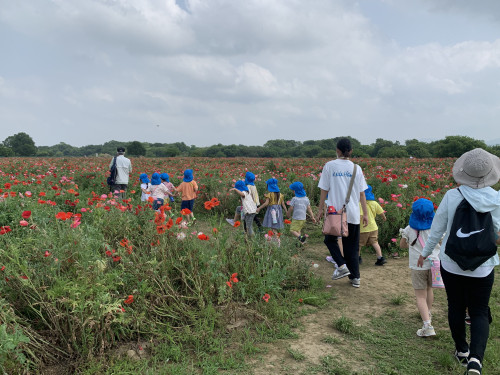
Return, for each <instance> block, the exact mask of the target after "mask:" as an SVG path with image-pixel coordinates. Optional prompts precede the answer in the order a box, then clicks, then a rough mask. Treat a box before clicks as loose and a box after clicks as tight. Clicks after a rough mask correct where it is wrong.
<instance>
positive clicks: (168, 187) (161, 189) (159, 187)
mask: <svg viewBox="0 0 500 375" xmlns="http://www.w3.org/2000/svg"><path fill="white" fill-rule="evenodd" d="M139 179H140V180H141V190H142V195H141V201H143V202H145V201H150V202H151V203H152V204H153V209H154V210H155V211H160V210H161V208H162V206H163V205H164V204H165V199H166V198H167V199H169V200H170V202H174V200H175V198H174V196H177V195H179V194H180V195H181V199H182V201H181V213H182V214H183V216H184V218H185V220H186V221H187V222H188V223H194V222H195V221H196V218H195V217H194V214H193V206H194V200H195V199H196V195H197V192H198V184H197V183H196V181H194V179H193V170H192V169H186V170H185V171H184V177H183V180H182V182H181V183H180V184H179V186H177V187H175V186H174V185H173V184H172V183H171V182H170V176H169V175H168V174H167V173H161V174H160V173H157V172H155V173H153V174H152V175H151V181H150V180H149V178H148V175H147V174H146V173H142V174H141V175H140V176H139ZM184 209H187V210H184ZM183 212H186V214H184V213H183Z"/></svg>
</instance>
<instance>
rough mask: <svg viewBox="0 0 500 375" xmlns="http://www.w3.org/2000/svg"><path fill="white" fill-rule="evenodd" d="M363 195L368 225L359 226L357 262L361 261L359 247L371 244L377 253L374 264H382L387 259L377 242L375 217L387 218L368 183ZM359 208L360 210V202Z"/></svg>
mask: <svg viewBox="0 0 500 375" xmlns="http://www.w3.org/2000/svg"><path fill="white" fill-rule="evenodd" d="M365 197H366V207H367V208H368V211H367V214H368V225H367V226H366V227H365V226H361V227H360V228H359V264H361V261H362V258H361V249H362V248H363V246H371V247H373V249H374V250H375V254H377V261H376V262H375V265H376V266H383V265H384V264H385V263H387V261H386V260H385V258H384V257H383V256H382V249H381V248H380V245H379V243H378V226H377V222H376V221H375V218H376V216H377V215H380V216H381V217H382V219H384V221H385V220H387V218H386V217H385V214H384V209H383V208H382V207H381V206H380V204H378V202H377V201H376V200H375V195H374V194H373V191H372V187H371V186H370V185H368V188H367V189H366V190H365ZM359 209H360V212H361V203H360V207H359Z"/></svg>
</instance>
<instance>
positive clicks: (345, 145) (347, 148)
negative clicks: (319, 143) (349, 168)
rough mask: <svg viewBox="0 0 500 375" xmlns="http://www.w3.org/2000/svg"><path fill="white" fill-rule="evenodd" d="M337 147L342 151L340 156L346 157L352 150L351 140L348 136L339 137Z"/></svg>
mask: <svg viewBox="0 0 500 375" xmlns="http://www.w3.org/2000/svg"><path fill="white" fill-rule="evenodd" d="M337 149H338V150H339V151H340V152H341V153H342V156H344V157H348V156H349V155H350V154H351V151H352V146H351V141H350V140H349V139H348V138H341V139H339V141H338V142H337Z"/></svg>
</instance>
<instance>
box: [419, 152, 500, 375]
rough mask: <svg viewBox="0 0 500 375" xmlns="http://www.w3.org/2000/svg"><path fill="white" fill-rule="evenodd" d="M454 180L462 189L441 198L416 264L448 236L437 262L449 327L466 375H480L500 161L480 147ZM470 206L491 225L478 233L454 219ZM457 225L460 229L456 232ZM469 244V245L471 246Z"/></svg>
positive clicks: (499, 212)
mask: <svg viewBox="0 0 500 375" xmlns="http://www.w3.org/2000/svg"><path fill="white" fill-rule="evenodd" d="M453 177H454V179H455V181H456V182H457V183H458V184H459V185H460V186H459V187H458V188H457V189H451V190H449V191H448V192H446V194H445V196H444V197H443V200H442V201H441V204H440V205H439V207H438V209H437V211H436V215H435V216H434V220H433V222H432V226H431V232H430V235H429V238H428V240H427V243H426V244H425V247H424V249H423V251H422V255H421V256H420V258H419V260H418V265H419V266H421V265H422V264H423V261H424V259H425V258H426V257H427V256H429V255H430V254H431V252H432V249H434V247H435V246H436V244H437V243H438V242H439V241H440V240H441V238H442V236H443V234H444V233H445V232H446V235H445V236H444V239H443V242H442V245H441V252H440V256H439V257H440V260H441V275H442V277H443V281H444V284H445V287H446V295H447V297H448V323H449V326H450V330H451V335H452V337H453V340H454V341H455V357H456V358H457V360H458V361H459V362H460V363H461V364H462V365H463V366H467V372H466V374H474V375H477V374H481V371H482V370H481V369H482V362H483V357H484V352H485V349H486V343H487V341H488V336H489V323H490V322H491V314H490V309H489V306H488V303H489V299H490V294H491V288H492V286H493V281H494V270H493V268H494V267H495V266H497V265H498V264H499V263H500V262H499V258H498V254H497V249H496V244H495V241H496V242H498V231H499V230H500V194H499V192H497V191H496V190H494V189H493V188H491V186H492V185H495V184H496V183H497V182H498V180H499V178H500V159H499V158H498V157H497V156H495V155H492V154H490V153H489V152H487V151H485V150H483V149H480V148H476V149H475V150H472V151H469V152H466V153H465V154H463V155H462V156H460V158H458V159H457V161H456V162H455V164H454V166H453ZM464 199H465V200H466V202H463V200H464ZM467 202H468V204H470V206H472V209H473V210H475V212H474V211H470V212H472V214H471V215H470V216H475V215H476V213H483V214H482V215H483V216H486V217H489V216H490V215H491V220H490V221H489V223H490V224H489V225H488V224H485V225H481V226H482V228H475V229H477V230H474V229H467V228H466V224H467V217H463V216H460V215H458V214H457V215H455V213H456V212H457V208H458V207H460V208H459V211H458V212H460V210H461V209H462V207H465V206H464V205H466V204H467ZM484 213H485V214H484ZM488 213H489V214H488ZM478 215H481V214H478ZM460 217H462V219H460ZM487 220H488V219H486V221H485V223H487V222H488V221H487ZM454 222H455V223H454ZM462 223H463V225H462ZM457 224H460V225H459V226H458V229H457ZM484 240H487V245H486V246H483V241H484ZM465 241H471V242H470V245H469V243H468V242H465ZM457 243H458V245H457ZM460 243H462V244H465V243H467V246H465V248H464V247H461V246H460ZM479 244H481V245H479ZM460 248H462V249H461V250H458V249H460ZM443 249H445V250H444V251H443ZM466 308H468V312H469V315H470V319H471V326H470V327H471V328H470V329H471V335H470V345H469V344H468V343H467V341H466V333H465V309H466Z"/></svg>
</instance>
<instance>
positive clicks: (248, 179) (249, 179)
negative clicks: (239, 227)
mask: <svg viewBox="0 0 500 375" xmlns="http://www.w3.org/2000/svg"><path fill="white" fill-rule="evenodd" d="M245 185H246V186H247V188H248V191H249V193H250V195H251V196H252V199H253V201H254V202H255V204H256V205H257V206H260V199H259V192H258V191H257V188H256V187H255V175H254V174H253V173H252V172H250V171H247V172H246V173H245ZM241 210H242V206H238V207H236V210H235V211H234V219H226V221H227V222H228V223H229V225H231V226H234V223H235V222H236V221H238V220H239V219H240V217H241V218H242V219H243V215H242V214H241ZM254 221H255V224H257V228H258V229H259V231H260V230H261V229H262V223H261V222H260V220H259V218H258V217H257V215H255V217H254ZM243 225H244V226H246V221H243Z"/></svg>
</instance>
